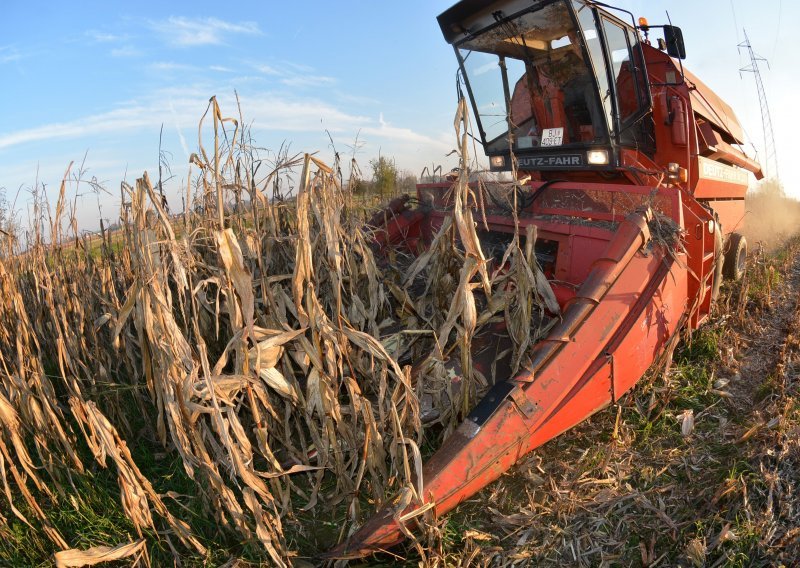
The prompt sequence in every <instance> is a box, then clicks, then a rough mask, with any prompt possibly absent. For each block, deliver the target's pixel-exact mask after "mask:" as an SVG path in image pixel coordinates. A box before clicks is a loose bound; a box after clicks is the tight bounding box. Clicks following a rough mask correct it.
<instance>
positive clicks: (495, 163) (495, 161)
mask: <svg viewBox="0 0 800 568" xmlns="http://www.w3.org/2000/svg"><path fill="white" fill-rule="evenodd" d="M489 163H490V164H492V167H493V168H502V167H503V166H505V165H506V157H505V156H492V157H491V158H489Z"/></svg>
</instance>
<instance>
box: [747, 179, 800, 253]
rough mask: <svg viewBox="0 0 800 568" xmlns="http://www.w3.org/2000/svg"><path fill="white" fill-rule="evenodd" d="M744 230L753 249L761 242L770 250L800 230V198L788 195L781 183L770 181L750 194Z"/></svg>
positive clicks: (748, 195)
mask: <svg viewBox="0 0 800 568" xmlns="http://www.w3.org/2000/svg"><path fill="white" fill-rule="evenodd" d="M745 207H746V209H747V213H746V215H745V218H744V226H743V227H742V233H743V234H744V236H745V238H746V239H747V243H748V245H749V247H750V248H755V246H756V245H757V244H758V243H762V244H763V246H764V247H765V248H766V249H767V250H773V249H775V248H777V247H779V246H780V245H781V244H783V243H784V242H785V241H786V239H787V238H789V237H791V236H793V235H796V234H798V232H800V201H797V200H796V199H792V198H790V197H787V196H786V194H785V193H784V191H783V187H782V186H781V185H780V183H778V182H776V181H774V180H767V181H765V182H764V183H762V184H761V185H760V186H759V187H758V188H757V189H756V190H755V191H752V192H750V193H748V194H747V200H746V202H745Z"/></svg>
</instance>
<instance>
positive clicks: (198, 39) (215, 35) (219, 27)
mask: <svg viewBox="0 0 800 568" xmlns="http://www.w3.org/2000/svg"><path fill="white" fill-rule="evenodd" d="M150 27H151V28H152V29H153V30H155V31H156V32H158V33H159V34H160V35H161V36H162V37H163V38H164V40H165V41H166V42H167V43H169V44H170V45H174V46H177V47H193V46H198V45H218V44H221V43H223V37H224V36H225V35H230V34H246V35H260V34H261V30H260V29H259V27H258V24H257V23H255V22H240V23H232V22H226V21H225V20H220V19H218V18H187V17H183V16H171V17H169V18H167V19H166V20H164V21H160V22H150Z"/></svg>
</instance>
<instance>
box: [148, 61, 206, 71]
mask: <svg viewBox="0 0 800 568" xmlns="http://www.w3.org/2000/svg"><path fill="white" fill-rule="evenodd" d="M148 67H149V68H150V69H152V70H153V71H191V70H194V69H197V67H195V66H194V65H187V64H185V63H175V62H174V61H156V62H155V63H151V64H149V65H148Z"/></svg>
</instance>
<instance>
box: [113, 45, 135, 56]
mask: <svg viewBox="0 0 800 568" xmlns="http://www.w3.org/2000/svg"><path fill="white" fill-rule="evenodd" d="M140 55H142V50H140V49H139V48H137V47H134V46H132V45H123V46H121V47H115V48H114V49H112V50H111V57H139V56H140Z"/></svg>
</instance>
